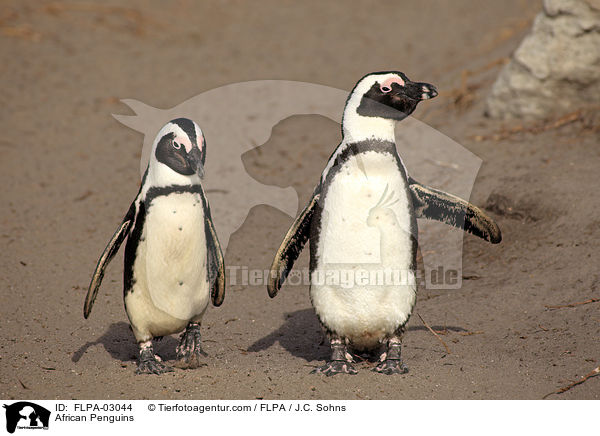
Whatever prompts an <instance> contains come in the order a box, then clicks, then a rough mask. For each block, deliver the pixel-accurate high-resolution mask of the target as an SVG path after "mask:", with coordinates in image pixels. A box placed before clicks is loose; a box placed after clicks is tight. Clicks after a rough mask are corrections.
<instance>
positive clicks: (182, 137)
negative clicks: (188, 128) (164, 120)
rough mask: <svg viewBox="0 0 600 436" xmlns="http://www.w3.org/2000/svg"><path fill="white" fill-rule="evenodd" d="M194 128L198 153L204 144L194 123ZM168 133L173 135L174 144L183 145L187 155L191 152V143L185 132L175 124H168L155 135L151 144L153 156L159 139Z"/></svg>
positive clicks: (200, 130) (202, 137)
mask: <svg viewBox="0 0 600 436" xmlns="http://www.w3.org/2000/svg"><path fill="white" fill-rule="evenodd" d="M194 128H195V130H196V142H197V144H198V148H199V149H200V151H202V149H203V148H204V144H205V142H204V133H202V129H200V126H198V124H196V123H194ZM169 133H174V134H175V142H177V143H178V144H181V145H183V146H184V147H185V151H186V152H187V153H189V152H190V151H191V150H192V147H193V144H192V141H191V140H190V138H189V137H188V135H187V134H186V133H185V131H184V130H183V129H182V128H181V127H179V126H178V125H177V124H175V123H168V124H166V125H165V126H164V127H163V128H162V129H160V132H158V134H157V135H156V138H155V139H154V143H153V144H152V154H154V152H155V151H156V146H157V145H158V142H159V141H160V140H161V138H162V137H163V136H165V135H167V134H169Z"/></svg>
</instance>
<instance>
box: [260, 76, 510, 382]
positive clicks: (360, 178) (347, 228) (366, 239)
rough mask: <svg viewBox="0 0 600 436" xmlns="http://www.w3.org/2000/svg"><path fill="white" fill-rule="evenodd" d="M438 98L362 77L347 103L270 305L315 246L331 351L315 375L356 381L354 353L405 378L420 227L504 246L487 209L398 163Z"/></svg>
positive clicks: (415, 85)
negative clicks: (425, 106) (419, 118)
mask: <svg viewBox="0 0 600 436" xmlns="http://www.w3.org/2000/svg"><path fill="white" fill-rule="evenodd" d="M436 95H437V91H436V89H435V87H434V86H432V85H430V84H427V83H419V82H412V81H410V80H409V79H408V77H406V75H405V74H403V73H401V72H397V71H390V72H380V73H372V74H368V75H367V76H365V77H363V78H362V79H361V80H360V81H359V82H358V83H357V84H356V86H355V87H354V89H353V90H352V92H351V93H350V96H349V97H348V100H347V102H346V107H345V110H344V116H343V120H342V133H343V139H342V142H341V143H340V144H339V146H338V147H337V149H336V150H335V152H334V153H333V154H332V156H331V157H330V159H329V162H328V163H327V166H326V167H325V169H324V171H323V173H322V175H321V179H320V182H319V184H318V186H317V187H316V188H315V190H314V193H313V196H312V198H311V200H310V202H309V204H308V205H307V206H306V208H305V209H304V210H303V211H302V213H301V214H300V215H299V216H298V217H297V218H296V220H295V221H294V223H293V224H292V226H291V228H290V229H289V230H288V232H287V234H286V236H285V238H284V240H283V242H282V244H281V246H280V248H279V250H278V251H277V253H276V255H275V259H274V260H273V264H272V266H271V275H270V277H269V283H268V292H269V296H271V297H274V296H275V295H276V294H277V292H278V291H279V289H280V288H281V286H282V284H283V282H284V281H285V279H286V277H287V275H288V273H289V272H290V270H291V269H292V267H293V264H294V261H295V260H296V259H297V257H298V255H299V254H300V252H301V251H302V248H303V247H304V244H305V243H306V241H307V240H308V239H310V241H311V242H310V277H311V285H310V298H311V302H312V304H313V306H314V308H315V311H316V313H317V317H318V318H319V321H320V322H321V324H322V326H323V327H324V329H325V331H326V333H327V335H328V337H329V340H330V343H331V348H332V357H331V360H330V361H329V362H327V363H326V364H325V365H324V366H322V367H320V368H317V369H316V370H315V372H317V373H323V374H326V375H328V376H329V375H334V374H337V373H348V374H356V372H357V371H356V369H354V368H353V366H352V362H353V358H352V354H351V353H350V351H352V350H355V351H367V352H373V351H378V350H381V354H380V355H379V363H378V365H377V366H376V367H375V369H374V370H375V371H377V372H380V373H384V374H395V373H405V372H406V371H407V368H406V366H405V365H404V363H403V362H402V359H401V354H400V351H401V342H402V335H403V333H404V326H405V325H406V323H407V321H408V319H409V317H410V315H411V313H412V310H413V307H414V305H415V302H416V292H417V287H416V263H417V262H416V258H417V218H429V219H434V220H437V221H442V222H445V223H447V224H450V225H452V226H455V227H459V228H462V229H464V230H465V231H467V232H469V233H472V234H474V235H476V236H479V237H481V238H483V239H485V240H487V241H490V242H492V243H498V242H500V240H501V234H500V230H499V229H498V226H497V225H496V224H495V223H494V222H493V220H492V219H490V218H489V217H488V216H486V215H485V214H484V213H483V211H482V210H481V209H479V208H477V207H475V206H473V205H471V204H470V203H468V202H466V201H464V200H462V199H460V198H458V197H455V196H453V195H450V194H447V193H444V192H441V191H438V190H435V189H432V188H429V187H426V186H423V185H421V184H419V183H417V182H416V181H415V180H413V179H412V178H411V177H409V175H408V174H407V172H406V168H405V166H404V164H403V162H402V160H401V159H400V157H399V156H398V153H397V151H396V144H395V136H394V127H395V124H396V122H398V121H401V120H403V119H404V118H406V117H407V116H408V115H410V114H411V113H412V112H413V111H414V110H415V108H416V106H417V104H418V103H419V102H420V101H422V100H426V99H429V98H433V97H435V96H436ZM383 276H385V277H383ZM390 276H393V277H394V279H393V280H390ZM374 278H375V279H374Z"/></svg>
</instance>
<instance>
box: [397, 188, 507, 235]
mask: <svg viewBox="0 0 600 436" xmlns="http://www.w3.org/2000/svg"><path fill="white" fill-rule="evenodd" d="M409 186H410V192H411V194H412V200H413V206H414V208H415V213H416V215H417V218H427V219H431V220H435V221H440V222H443V223H445V224H448V225H451V226H453V227H457V228H459V229H463V230H464V231H466V232H467V233H471V234H472V235H475V236H479V237H480V238H482V239H485V240H486V241H489V242H491V243H492V244H497V243H499V242H500V241H501V240H502V233H501V232H500V229H499V228H498V225H497V224H496V223H495V222H494V220H493V219H492V218H490V217H489V216H488V215H486V213H485V212H484V211H483V210H481V209H480V208H478V207H477V206H475V205H473V204H471V203H469V202H468V201H465V200H463V199H462V198H459V197H456V196H454V195H452V194H448V193H447V192H443V191H438V190H437V189H433V188H430V187H428V186H425V185H421V184H420V183H418V182H417V181H415V180H414V179H413V178H410V179H409Z"/></svg>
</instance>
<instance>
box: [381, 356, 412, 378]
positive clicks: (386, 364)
mask: <svg viewBox="0 0 600 436" xmlns="http://www.w3.org/2000/svg"><path fill="white" fill-rule="evenodd" d="M373 371H375V372H378V373H380V374H387V375H392V374H406V373H407V372H408V367H407V366H406V365H405V364H404V363H402V361H401V360H397V359H386V360H384V361H383V362H381V363H380V364H379V365H377V366H376V367H375V368H373Z"/></svg>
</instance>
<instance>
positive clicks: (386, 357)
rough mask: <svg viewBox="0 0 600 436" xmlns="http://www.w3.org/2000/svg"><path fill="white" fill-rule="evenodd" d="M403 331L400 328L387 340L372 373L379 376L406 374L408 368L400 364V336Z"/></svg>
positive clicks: (402, 363)
mask: <svg viewBox="0 0 600 436" xmlns="http://www.w3.org/2000/svg"><path fill="white" fill-rule="evenodd" d="M403 333H404V329H403V328H401V329H399V330H398V332H397V333H396V334H395V335H394V336H392V337H391V338H389V339H388V341H387V348H386V351H384V352H383V353H382V354H381V357H380V359H379V364H378V365H377V366H376V367H375V368H373V371H375V372H378V373H380V374H387V375H392V374H406V373H407V372H408V367H407V366H406V365H405V364H404V362H402V357H401V355H400V354H401V351H402V334H403Z"/></svg>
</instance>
